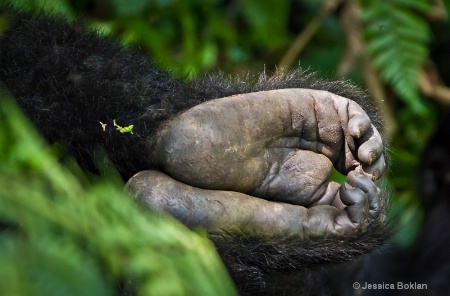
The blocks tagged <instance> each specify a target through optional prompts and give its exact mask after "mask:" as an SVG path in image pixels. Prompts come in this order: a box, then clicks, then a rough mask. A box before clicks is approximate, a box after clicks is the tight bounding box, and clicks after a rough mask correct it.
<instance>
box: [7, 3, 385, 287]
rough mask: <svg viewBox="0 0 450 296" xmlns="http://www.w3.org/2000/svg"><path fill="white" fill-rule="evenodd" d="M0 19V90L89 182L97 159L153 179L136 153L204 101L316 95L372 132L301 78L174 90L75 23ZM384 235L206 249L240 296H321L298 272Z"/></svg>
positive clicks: (251, 78) (203, 81)
mask: <svg viewBox="0 0 450 296" xmlns="http://www.w3.org/2000/svg"><path fill="white" fill-rule="evenodd" d="M2 12H3V13H8V14H9V15H10V16H11V23H10V25H9V28H8V29H7V32H6V33H5V34H3V35H2V36H1V37H0V50H1V55H0V79H1V81H2V82H3V83H4V85H6V87H7V88H8V89H9V90H10V91H11V92H12V94H13V95H14V97H15V98H16V100H17V102H18V104H19V105H20V107H21V108H22V109H23V110H24V112H25V113H26V114H27V116H28V117H29V118H30V119H31V121H32V122H33V123H34V124H35V125H36V127H37V128H38V130H39V131H40V132H41V133H42V134H43V135H44V136H45V137H46V138H47V139H48V140H49V141H50V142H59V143H62V144H63V146H64V147H65V148H66V149H67V152H68V153H69V154H70V155H73V156H74V157H76V159H77V161H78V163H79V164H80V165H81V166H82V167H83V168H84V169H86V170H89V171H94V172H95V171H96V167H95V165H94V162H95V161H97V160H98V159H99V158H102V159H105V157H106V158H107V159H109V160H110V161H111V162H112V163H113V165H114V166H115V167H116V168H117V170H118V171H119V172H120V174H121V175H122V177H123V178H124V180H128V179H129V178H130V177H131V176H133V175H134V174H136V173H137V172H139V171H141V170H147V169H158V168H157V167H155V164H153V163H151V161H150V157H148V156H146V155H143V152H145V151H151V150H152V146H153V145H154V141H155V137H156V132H157V130H158V129H159V127H160V126H161V125H162V124H164V122H166V121H167V120H169V119H170V118H172V117H173V116H175V115H177V114H179V113H180V112H183V111H185V110H187V109H189V108H191V107H193V106H195V105H198V104H200V103H202V102H204V101H207V100H211V99H215V98H221V97H227V96H231V95H234V94H242V93H249V92H256V91H262V90H273V89H284V88H309V89H316V90H326V91H329V92H332V93H335V94H337V95H340V96H343V97H346V98H349V99H351V100H354V101H356V102H357V103H359V104H360V105H361V106H362V107H363V108H364V109H365V111H366V112H367V113H368V114H369V116H370V117H371V120H372V122H373V123H374V124H375V125H376V126H377V127H378V128H379V129H380V127H381V119H380V117H379V116H378V115H377V113H376V109H375V108H373V106H372V105H371V104H370V102H369V100H368V98H367V96H366V94H365V93H364V92H363V91H361V90H360V89H358V88H356V87H354V86H352V85H350V84H348V83H346V82H344V81H332V82H330V81H324V80H321V79H318V77H317V76H316V75H314V74H312V73H309V72H307V71H303V70H295V71H292V72H289V73H287V74H284V75H280V76H268V75H267V74H266V73H262V74H260V75H247V76H246V77H239V78H238V77H228V76H226V75H225V74H223V73H218V74H207V75H203V76H201V77H199V78H196V79H194V80H189V79H180V80H177V79H174V78H173V77H172V75H171V74H170V73H169V72H166V71H163V70H160V69H158V68H157V67H156V66H155V64H154V63H153V62H152V61H151V60H149V59H148V57H146V56H145V55H144V54H142V53H140V52H139V51H138V50H135V49H130V48H124V47H123V46H121V45H120V44H119V43H118V42H116V41H114V40H111V39H110V38H107V37H105V36H100V35H99V34H98V33H96V32H90V31H89V30H87V29H86V27H85V26H84V25H83V24H82V23H81V22H73V23H70V22H67V21H66V20H64V19H62V18H60V17H54V16H52V17H50V16H48V15H45V14H44V13H40V14H30V13H24V12H20V13H19V12H17V11H15V10H13V9H11V8H7V9H5V8H3V9H2ZM113 120H115V121H116V122H117V124H119V125H123V126H127V125H129V124H133V125H134V128H133V130H132V131H133V133H132V134H130V133H127V134H122V133H118V132H116V131H115V127H114V126H112V124H108V125H107V126H104V127H102V125H101V123H103V122H108V123H111V122H113ZM105 161H106V160H105ZM390 233H391V231H390V228H389V226H387V225H386V223H373V224H372V225H370V226H369V229H368V230H367V231H365V232H363V233H361V234H358V235H356V236H353V237H346V238H345V239H342V238H332V237H330V238H326V239H322V240H318V241H303V242H302V241H293V240H286V239H284V240H283V239H278V240H273V239H270V240H269V239H267V240H265V239H261V238H247V237H238V236H236V237H233V238H231V239H228V240H226V241H222V240H220V239H217V240H214V238H213V240H214V241H215V243H216V246H217V249H218V251H219V253H220V255H221V257H222V259H223V261H224V262H225V265H226V266H227V268H228V270H229V271H230V274H231V276H232V277H233V278H234V280H235V282H236V283H237V285H238V287H239V289H240V292H241V293H243V294H251V293H254V294H258V293H264V294H270V293H274V294H277V295H281V294H283V293H284V294H288V293H295V294H301V293H302V289H303V292H305V293H313V292H314V291H315V290H316V289H318V290H320V291H321V292H320V293H325V292H326V291H327V290H328V287H326V286H323V285H322V282H321V281H322V279H321V278H316V277H314V278H313V277H312V276H311V275H312V274H313V273H311V272H310V271H309V270H307V268H311V267H318V266H324V265H326V264H330V263H336V262H343V261H348V260H352V259H354V258H356V257H358V256H360V255H363V254H366V253H368V252H370V251H371V250H373V249H374V248H377V247H379V246H380V245H382V244H383V242H384V241H385V240H386V238H387V237H388V236H389V235H390ZM328 292H329V291H328ZM280 293H281V294H280ZM316 293H319V292H317V291H316ZM321 295H322V294H321Z"/></svg>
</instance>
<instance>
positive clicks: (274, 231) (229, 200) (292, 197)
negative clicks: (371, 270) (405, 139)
mask: <svg viewBox="0 0 450 296" xmlns="http://www.w3.org/2000/svg"><path fill="white" fill-rule="evenodd" d="M158 136H159V137H158V139H159V140H158V141H157V143H156V145H155V148H154V150H153V151H152V156H151V157H152V159H154V160H155V161H156V160H157V162H156V163H157V165H158V166H159V167H160V168H161V169H162V170H163V171H164V172H165V173H167V174H168V175H169V176H170V177H169V176H167V175H164V174H162V173H160V172H152V171H147V172H142V173H140V174H138V175H137V176H135V177H133V178H132V179H130V181H129V182H128V185H127V187H128V188H129V190H130V191H131V192H132V193H133V194H134V195H135V196H137V197H138V198H139V199H140V200H141V202H144V204H146V205H150V206H151V207H156V208H160V209H163V210H164V211H168V212H170V213H172V214H173V215H174V216H175V217H177V218H178V219H180V220H181V221H182V222H184V223H185V224H186V225H188V226H190V227H194V226H203V227H205V228H206V229H207V230H208V231H209V233H212V234H221V233H236V234H245V235H254V236H255V235H256V236H265V237H273V236H275V237H277V236H279V237H286V236H287V237H291V236H293V237H298V238H302V239H308V238H312V237H326V236H328V235H348V234H354V233H356V232H358V231H361V230H364V229H365V228H366V226H367V225H368V223H369V222H370V221H371V220H374V219H377V218H378V215H379V213H378V212H379V208H378V205H379V204H380V198H381V194H382V193H381V190H380V189H379V188H378V187H377V185H376V184H375V183H374V182H373V181H374V180H376V179H378V178H379V177H380V176H381V175H382V173H383V172H384V170H385V161H384V156H383V151H384V147H383V142H382V138H381V136H380V134H379V133H378V131H377V130H376V128H375V127H374V126H373V125H372V124H371V121H370V119H369V117H368V116H367V114H366V113H365V112H364V111H363V109H362V108H361V107H360V106H359V105H358V104H356V103H355V102H353V101H351V100H348V99H346V98H343V97H340V96H337V95H334V94H332V93H329V92H326V91H318V90H310V89H281V90H272V91H263V92H256V93H247V94H242V95H236V96H232V97H227V98H222V99H216V100H211V101H208V102H206V103H203V104H200V105H198V106H195V107H194V108H191V109H189V110H188V111H186V112H184V113H182V114H181V115H179V116H178V117H176V118H174V119H173V120H171V121H170V122H168V123H167V124H166V125H165V126H164V127H163V128H162V129H161V130H160V132H159V135H158ZM333 165H334V167H335V168H336V169H337V170H339V171H340V172H341V173H343V174H348V179H347V182H346V183H345V184H344V185H342V186H341V185H340V184H337V183H335V182H330V181H329V180H328V179H329V177H330V174H331V170H332V167H333Z"/></svg>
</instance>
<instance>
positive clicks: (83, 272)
mask: <svg viewBox="0 0 450 296" xmlns="http://www.w3.org/2000/svg"><path fill="white" fill-rule="evenodd" d="M0 131H1V132H0V188H1V190H0V230H1V231H0V262H1V265H2V267H1V268H0V295H33V296H35V295H46V296H48V295H55V296H56V295H74V296H75V295H96V296H101V295H115V294H118V292H119V290H120V289H122V290H125V291H134V290H135V291H136V294H137V295H235V294H236V292H235V289H234V286H233V283H232V281H231V279H230V278H229V276H228V274H227V272H226V270H225V268H224V266H223V265H222V262H221V261H220V258H219V256H218V255H217V253H216V251H215V249H214V246H213V244H212V243H211V242H210V241H209V240H208V239H207V237H206V234H197V233H194V232H191V231H189V230H188V229H186V228H185V227H184V226H183V225H181V224H180V223H179V222H178V221H175V219H173V218H171V217H168V216H165V215H163V214H162V213H151V214H149V213H145V212H143V211H142V210H141V209H139V208H138V206H137V205H136V204H135V203H134V202H133V200H132V198H131V197H129V196H127V195H126V194H125V193H124V192H123V183H122V182H121V180H120V178H119V177H117V178H114V177H113V176H114V175H113V174H110V176H111V178H107V179H108V180H104V179H103V180H95V181H88V179H87V178H84V179H83V178H81V181H80V178H79V176H80V174H81V172H80V171H78V172H76V174H75V175H74V174H73V172H71V171H69V170H68V169H67V168H66V167H63V166H61V165H60V163H59V162H58V161H57V160H56V158H55V157H54V154H53V153H51V152H52V151H51V149H49V148H48V147H47V145H45V143H44V142H43V141H42V139H40V137H39V136H38V135H37V134H36V133H35V131H34V129H33V128H32V126H31V125H30V124H29V123H28V122H27V121H26V120H25V118H24V117H23V116H22V114H21V113H20V112H19V110H18V108H17V107H16V106H15V105H14V104H13V100H12V99H11V98H8V96H7V95H6V94H5V93H0ZM76 175H78V177H76Z"/></svg>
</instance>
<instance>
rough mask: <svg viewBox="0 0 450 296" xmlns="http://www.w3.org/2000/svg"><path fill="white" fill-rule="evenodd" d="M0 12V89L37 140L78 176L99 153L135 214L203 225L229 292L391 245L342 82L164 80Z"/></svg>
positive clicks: (95, 45) (306, 76) (370, 163)
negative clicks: (2, 25) (158, 213)
mask: <svg viewBox="0 0 450 296" xmlns="http://www.w3.org/2000/svg"><path fill="white" fill-rule="evenodd" d="M2 13H4V14H8V16H9V17H10V19H11V22H10V26H9V27H8V29H7V31H6V32H5V33H4V34H3V35H2V36H1V38H0V50H1V56H0V79H1V81H2V82H3V84H4V85H5V86H6V87H7V88H8V89H9V90H10V91H11V93H12V94H13V95H14V97H15V98H16V100H17V102H18V104H19V105H20V106H21V108H22V109H23V110H24V112H25V113H26V114H27V115H28V117H29V118H30V119H31V121H32V122H33V123H34V124H35V125H36V127H37V128H38V129H39V131H40V132H41V133H42V134H43V135H44V136H45V137H46V138H47V139H48V140H49V141H51V142H58V143H61V144H62V145H63V146H64V147H65V148H66V149H67V152H68V153H69V154H71V155H73V156H74V157H76V159H77V161H78V163H79V164H80V165H81V166H82V167H83V168H84V169H86V170H90V171H94V172H95V171H96V169H95V165H94V162H95V160H97V159H98V158H101V157H105V155H106V157H107V158H108V159H109V160H110V161H111V162H112V163H113V164H114V166H115V167H116V168H117V169H118V170H119V172H120V173H121V175H122V176H123V178H124V180H126V181H128V184H127V188H128V189H129V190H130V191H131V192H132V193H134V195H135V196H136V197H137V199H138V201H139V202H140V203H141V204H142V205H143V206H144V207H149V208H151V209H152V210H154V209H157V210H164V211H167V212H169V213H171V214H173V215H174V216H175V217H176V218H178V219H179V220H180V221H181V222H183V223H184V224H186V225H187V226H189V227H198V226H202V227H204V228H205V229H207V231H208V233H209V235H210V237H211V239H212V240H213V241H214V242H215V244H216V246H217V249H218V251H219V253H220V255H221V256H222V258H223V260H224V262H225V264H226V266H227V268H228V270H229V272H230V274H231V275H232V277H233V278H234V280H235V282H236V284H237V285H238V287H239V289H240V291H241V293H242V294H252V293H253V294H260V293H266V294H267V293H281V292H282V293H285V294H287V293H296V294H299V293H301V291H302V289H303V291H306V289H307V287H308V284H305V282H306V281H307V280H306V278H305V274H304V271H305V269H306V268H310V267H316V266H323V265H326V264H330V263H338V262H344V261H349V260H353V259H355V258H357V257H358V256H360V255H362V254H366V253H368V252H371V251H372V250H374V249H376V248H378V247H379V246H380V245H382V244H383V242H384V241H385V240H386V238H387V237H388V236H389V235H390V230H389V227H388V222H387V221H386V207H387V195H386V194H385V192H384V191H383V190H381V189H380V187H379V186H378V183H377V180H378V179H379V178H380V177H381V176H382V174H383V173H384V171H385V166H386V163H385V145H384V143H383V140H382V137H381V136H380V134H379V132H378V129H379V128H380V118H379V116H378V115H377V114H376V112H375V111H374V110H375V109H374V108H373V107H371V106H370V104H369V103H368V100H367V98H366V95H365V94H364V93H363V92H361V91H360V90H358V89H357V88H355V87H354V86H351V85H348V84H347V83H345V82H340V81H337V82H328V81H321V80H320V79H317V78H316V77H315V76H314V75H313V74H311V73H307V72H304V71H301V70H296V71H293V72H290V73H288V74H286V75H284V76H274V77H267V76H265V74H263V75H261V76H259V77H246V78H238V77H237V78H226V77H225V76H224V75H223V74H220V73H219V74H217V75H205V76H202V77H199V78H198V79H195V80H193V81H183V80H176V79H174V78H173V77H171V76H170V75H169V74H168V73H166V72H164V71H163V70H160V69H157V68H156V67H155V65H154V64H153V63H152V62H151V61H150V60H149V59H148V58H147V57H146V56H145V55H144V54H141V53H139V52H136V51H134V50H132V49H127V48H123V47H122V46H120V45H119V44H118V43H117V42H115V41H113V40H110V39H109V38H106V37H102V36H99V35H98V34H96V33H95V32H90V31H89V30H87V29H86V28H85V27H84V25H83V24H81V23H79V22H77V23H69V22H67V21H65V20H64V19H61V18H58V17H49V16H46V15H43V14H39V15H33V14H29V13H23V12H17V11H15V10H14V9H10V8H8V9H3V10H2ZM120 126H129V127H130V128H129V129H128V130H126V129H125V130H124V129H121V128H120ZM131 126H132V127H131ZM131 128H132V129H131ZM126 131H131V132H132V133H131V132H126ZM333 167H335V168H336V169H337V170H338V171H339V172H341V173H343V174H345V175H347V181H346V183H345V184H343V185H340V184H337V183H335V182H330V181H329V177H330V174H331V170H332V168H333ZM135 174H137V175H136V176H135V177H133V178H131V177H132V176H133V175H135ZM130 178H131V179H130ZM287 282H289V283H290V284H289V285H286V283H287Z"/></svg>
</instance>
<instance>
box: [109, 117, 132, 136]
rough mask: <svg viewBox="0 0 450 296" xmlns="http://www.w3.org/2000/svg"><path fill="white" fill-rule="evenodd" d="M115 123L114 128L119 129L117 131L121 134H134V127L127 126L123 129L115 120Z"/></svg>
mask: <svg viewBox="0 0 450 296" xmlns="http://www.w3.org/2000/svg"><path fill="white" fill-rule="evenodd" d="M113 123H114V126H115V127H117V130H118V131H119V132H121V133H122V134H124V133H133V127H134V125H129V126H126V127H121V126H120V125H118V124H117V123H116V120H115V119H114V120H113Z"/></svg>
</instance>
